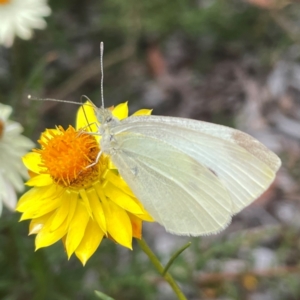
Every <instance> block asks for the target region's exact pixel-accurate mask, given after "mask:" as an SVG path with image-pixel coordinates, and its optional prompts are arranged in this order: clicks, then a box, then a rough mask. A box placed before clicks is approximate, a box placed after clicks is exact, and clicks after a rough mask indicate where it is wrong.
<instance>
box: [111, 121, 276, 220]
mask: <svg viewBox="0 0 300 300" xmlns="http://www.w3.org/2000/svg"><path fill="white" fill-rule="evenodd" d="M112 134H113V135H114V138H115V139H116V141H117V144H118V148H119V149H120V150H121V151H122V150H123V147H124V146H123V144H122V143H123V138H121V136H127V138H128V137H131V136H135V135H139V136H140V137H141V139H142V140H143V144H142V145H141V147H139V148H138V149H139V150H136V149H135V148H136V145H135V144H134V143H132V144H128V143H126V150H128V149H129V150H130V151H131V152H137V151H139V152H138V153H137V154H132V159H133V160H134V159H135V155H139V156H140V157H139V159H140V160H141V163H142V164H143V165H146V166H147V164H148V162H146V161H145V160H144V158H143V156H142V154H143V151H145V149H146V147H149V146H150V144H151V143H155V145H156V147H157V151H158V152H159V155H160V158H159V159H160V161H157V162H156V163H155V166H158V165H159V164H160V163H163V161H164V160H165V159H166V156H164V154H163V153H161V150H160V149H159V148H160V147H166V146H165V145H169V146H172V147H173V148H175V149H177V151H179V152H180V153H181V155H183V156H184V157H189V158H190V159H192V160H193V161H196V165H197V166H198V168H199V170H200V169H201V170H203V169H206V170H208V172H206V173H203V174H207V173H211V172H213V174H215V175H216V177H217V179H218V180H217V181H218V182H222V184H223V190H224V188H225V189H226V190H227V194H230V198H231V200H232V205H231V207H230V209H231V213H232V214H235V213H237V212H239V211H240V210H241V209H242V208H244V207H245V206H247V205H249V204H250V203H251V202H252V201H253V200H255V199H256V198H258V197H259V196H260V195H261V194H262V193H263V192H264V191H265V190H266V189H267V188H268V187H269V185H270V184H271V183H272V181H273V180H274V178H275V174H276V171H277V170H278V168H279V167H280V163H281V162H280V159H279V158H278V157H277V156H276V155H275V154H274V153H273V152H271V151H270V150H268V149H267V148H266V147H265V146H264V145H263V144H261V143H260V142H258V141H257V140H255V139H254V138H252V137H251V136H249V135H247V134H245V133H243V132H241V131H238V130H235V129H232V128H229V127H224V126H221V125H216V124H211V123H207V122H201V121H195V120H190V119H182V118H171V117H160V116H138V117H130V118H127V119H125V120H124V121H122V122H121V123H120V125H118V126H116V127H114V128H112ZM121 141H122V142H121ZM118 151H119V150H118ZM120 156H122V159H124V161H125V160H126V154H124V153H122V154H120ZM172 164H174V166H175V167H177V168H180V167H181V162H180V161H176V160H172ZM142 168H145V167H142ZM121 170H122V168H121V169H120V171H121ZM210 171H211V172H210ZM121 174H122V172H121ZM122 176H125V174H124V175H123V174H122ZM136 177H138V175H137V176H136ZM124 178H125V177H124ZM125 180H126V178H125ZM202 181H204V182H205V181H206V177H205V176H204V177H203V178H202ZM128 183H129V182H128ZM151 183H152V181H151ZM173 186H174V185H173ZM216 188H218V187H217V186H216ZM195 197H197V196H195ZM198 198H200V196H198ZM140 200H141V201H143V199H142V198H141V199H140ZM200 200H201V199H200ZM200 200H199V201H200ZM202 200H203V201H204V202H205V201H208V200H207V199H205V198H203V199H202ZM185 201H186V200H185ZM216 201H220V200H219V199H216ZM213 203H215V202H213ZM212 207H214V204H212ZM199 217H200V218H201V217H202V216H199Z"/></svg>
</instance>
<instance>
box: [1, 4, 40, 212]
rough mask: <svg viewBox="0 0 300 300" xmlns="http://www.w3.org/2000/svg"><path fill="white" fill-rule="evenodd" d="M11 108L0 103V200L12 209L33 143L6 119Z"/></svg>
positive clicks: (25, 176)
mask: <svg viewBox="0 0 300 300" xmlns="http://www.w3.org/2000/svg"><path fill="white" fill-rule="evenodd" d="M0 7H1V5H0ZM11 112H12V109H11V107H10V106H7V105H3V104H1V103H0V122H2V123H3V129H4V130H3V132H2V133H1V135H0V202H1V210H2V202H3V203H4V204H5V205H6V206H7V207H8V208H9V209H12V210H13V209H14V207H15V205H16V201H17V196H16V191H18V192H21V191H23V190H24V181H23V179H27V178H28V172H27V170H26V168H25V166H24V164H23V162H22V156H24V155H25V154H26V153H27V152H28V151H29V150H31V149H32V147H34V143H33V142H32V141H31V140H29V139H28V138H26V137H25V136H23V135H21V132H22V131H23V127H22V126H21V125H20V124H19V123H17V122H13V121H11V120H7V118H8V117H9V115H10V113H11Z"/></svg>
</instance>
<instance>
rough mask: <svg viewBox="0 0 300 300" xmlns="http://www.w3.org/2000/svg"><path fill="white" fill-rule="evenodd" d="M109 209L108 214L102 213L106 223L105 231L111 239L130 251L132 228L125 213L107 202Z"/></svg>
mask: <svg viewBox="0 0 300 300" xmlns="http://www.w3.org/2000/svg"><path fill="white" fill-rule="evenodd" d="M108 203H109V207H110V213H108V212H106V211H105V206H103V208H104V212H105V215H106V216H107V217H106V222H107V231H108V233H109V234H110V235H111V236H112V238H113V239H114V240H115V241H116V242H117V243H118V244H120V245H122V246H124V247H127V248H129V249H132V226H131V222H130V219H129V217H128V215H127V213H126V211H125V210H124V209H122V208H120V207H119V206H118V205H116V204H114V203H113V202H112V201H108Z"/></svg>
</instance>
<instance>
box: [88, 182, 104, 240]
mask: <svg viewBox="0 0 300 300" xmlns="http://www.w3.org/2000/svg"><path fill="white" fill-rule="evenodd" d="M87 193H88V197H89V199H90V205H91V209H92V211H93V216H94V218H95V220H96V222H97V223H98V226H99V227H100V228H101V229H102V231H103V232H104V233H105V235H107V228H106V220H105V215H104V211H103V207H102V205H101V202H100V199H99V197H98V195H97V193H96V191H95V189H93V188H91V189H89V190H88V191H87Z"/></svg>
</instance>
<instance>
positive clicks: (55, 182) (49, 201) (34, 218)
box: [17, 103, 153, 265]
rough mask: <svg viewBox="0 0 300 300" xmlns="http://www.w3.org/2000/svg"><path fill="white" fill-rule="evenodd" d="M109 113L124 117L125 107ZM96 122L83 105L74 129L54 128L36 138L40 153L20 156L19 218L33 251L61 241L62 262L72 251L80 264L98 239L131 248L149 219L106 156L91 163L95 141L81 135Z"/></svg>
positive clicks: (123, 105) (89, 135) (97, 147)
mask: <svg viewBox="0 0 300 300" xmlns="http://www.w3.org/2000/svg"><path fill="white" fill-rule="evenodd" d="M150 113H151V111H148V110H141V111H138V112H137V113H136V114H150ZM113 115H114V116H116V117H118V118H119V119H124V118H126V117H128V107H127V103H124V104H120V105H118V106H117V107H116V108H114V109H113ZM87 120H88V122H87ZM97 123H98V122H97V120H96V117H95V114H94V110H93V108H92V106H90V105H85V109H84V110H83V109H82V108H80V109H79V111H78V114H77V122H76V129H77V130H75V129H74V128H73V127H72V126H70V127H69V128H68V129H67V130H64V129H63V128H62V127H57V128H56V129H48V130H46V131H45V132H44V133H43V134H42V135H41V138H40V140H39V143H40V145H41V149H39V150H33V152H30V153H28V154H27V155H25V156H24V157H23V162H24V164H25V166H26V167H27V168H28V170H29V174H30V176H31V179H30V180H29V181H28V182H27V185H29V186H31V187H32V188H31V189H30V190H29V191H28V192H27V193H25V194H24V195H23V196H22V197H21V199H20V200H19V203H18V205H17V211H19V212H22V213H23V214H22V217H21V220H27V219H31V223H30V227H29V234H36V235H37V236H36V239H35V245H36V249H39V248H41V247H47V246H50V245H52V244H53V243H55V242H57V241H58V240H60V239H61V240H62V241H63V244H64V246H65V249H66V252H67V255H68V258H70V257H71V255H72V254H73V253H75V255H76V256H77V257H78V258H79V259H80V261H81V262H82V264H83V265H85V264H86V262H87V260H88V259H89V258H90V257H91V255H92V254H93V253H94V252H95V251H96V249H97V248H98V246H99V245H100V243H101V241H102V239H103V237H108V238H110V239H112V240H113V241H115V242H116V243H118V244H120V245H122V246H125V247H127V248H130V249H132V246H131V244H132V238H133V237H135V238H141V230H142V221H153V219H152V218H151V217H150V215H149V214H148V213H147V212H146V211H145V209H144V208H143V206H142V204H141V203H140V202H139V201H138V200H137V199H136V198H135V196H134V195H133V193H132V192H131V190H130V189H129V187H128V186H127V184H126V183H125V181H124V180H123V179H122V178H121V177H120V175H119V174H118V171H117V170H116V168H115V167H114V166H113V165H112V163H111V161H110V159H109V157H108V156H106V155H104V154H102V155H101V157H100V159H99V161H98V162H97V164H95V165H93V163H94V162H95V161H96V158H97V155H98V153H99V151H100V147H99V139H100V138H101V137H99V136H97V135H91V134H89V133H87V132H86V131H94V132H96V131H97ZM89 124H90V125H89Z"/></svg>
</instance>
